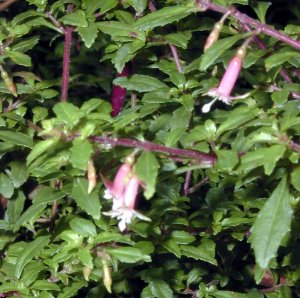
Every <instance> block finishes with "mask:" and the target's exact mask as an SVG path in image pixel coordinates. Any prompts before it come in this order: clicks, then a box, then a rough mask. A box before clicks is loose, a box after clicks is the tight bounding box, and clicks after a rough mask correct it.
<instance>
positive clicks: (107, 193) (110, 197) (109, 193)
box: [103, 189, 113, 200]
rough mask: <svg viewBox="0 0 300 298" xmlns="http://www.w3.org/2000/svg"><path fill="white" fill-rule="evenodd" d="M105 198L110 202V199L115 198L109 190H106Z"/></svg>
mask: <svg viewBox="0 0 300 298" xmlns="http://www.w3.org/2000/svg"><path fill="white" fill-rule="evenodd" d="M103 198H104V199H106V200H110V199H112V198H113V196H112V194H111V192H110V191H109V190H108V189H106V190H105V191H104V195H103Z"/></svg>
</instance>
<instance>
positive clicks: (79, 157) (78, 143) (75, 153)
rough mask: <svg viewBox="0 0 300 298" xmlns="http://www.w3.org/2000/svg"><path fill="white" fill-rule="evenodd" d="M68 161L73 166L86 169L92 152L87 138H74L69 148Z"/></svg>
mask: <svg viewBox="0 0 300 298" xmlns="http://www.w3.org/2000/svg"><path fill="white" fill-rule="evenodd" d="M70 150H71V155H70V161H71V163H72V165H73V167H75V168H78V169H81V170H86V169H87V164H88V161H89V160H90V159H91V155H92V153H93V146H92V145H91V143H90V142H89V141H88V140H80V139H75V140H74V141H73V146H72V148H71V149H70Z"/></svg>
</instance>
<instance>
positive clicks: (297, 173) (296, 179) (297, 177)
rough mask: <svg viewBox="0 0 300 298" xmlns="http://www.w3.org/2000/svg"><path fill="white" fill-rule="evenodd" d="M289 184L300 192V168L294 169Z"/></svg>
mask: <svg viewBox="0 0 300 298" xmlns="http://www.w3.org/2000/svg"><path fill="white" fill-rule="evenodd" d="M291 183H292V185H293V186H294V187H295V189H297V190H298V191H300V166H298V167H296V168H295V169H294V170H293V172H292V174H291Z"/></svg>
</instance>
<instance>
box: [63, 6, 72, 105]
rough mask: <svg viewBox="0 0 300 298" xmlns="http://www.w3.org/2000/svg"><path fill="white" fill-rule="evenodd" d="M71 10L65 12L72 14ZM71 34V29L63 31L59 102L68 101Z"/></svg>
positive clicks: (70, 8) (67, 28) (69, 7)
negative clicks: (63, 41)
mask: <svg viewBox="0 0 300 298" xmlns="http://www.w3.org/2000/svg"><path fill="white" fill-rule="evenodd" d="M72 10H73V5H68V7H67V12H68V13H70V12H72ZM72 32H73V28H72V27H69V26H68V27H66V28H65V29H64V33H65V43H64V58H63V73H62V85H61V101H67V100H68V92H69V68H70V52H71V43H72Z"/></svg>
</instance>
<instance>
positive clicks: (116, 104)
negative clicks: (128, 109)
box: [111, 65, 129, 117]
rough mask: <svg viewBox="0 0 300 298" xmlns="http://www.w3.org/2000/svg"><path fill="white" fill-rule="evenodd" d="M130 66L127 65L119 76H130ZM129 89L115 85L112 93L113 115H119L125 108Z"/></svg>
mask: <svg viewBox="0 0 300 298" xmlns="http://www.w3.org/2000/svg"><path fill="white" fill-rule="evenodd" d="M128 76H129V67H128V66H126V65H125V67H124V68H123V70H122V72H121V73H118V74H117V77H128ZM126 93H127V89H126V88H123V87H121V86H117V85H113V87H112V94H111V105H112V112H111V115H112V116H113V117H115V116H117V115H118V114H119V113H120V112H121V111H122V108H123V104H124V100H125V97H126Z"/></svg>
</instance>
